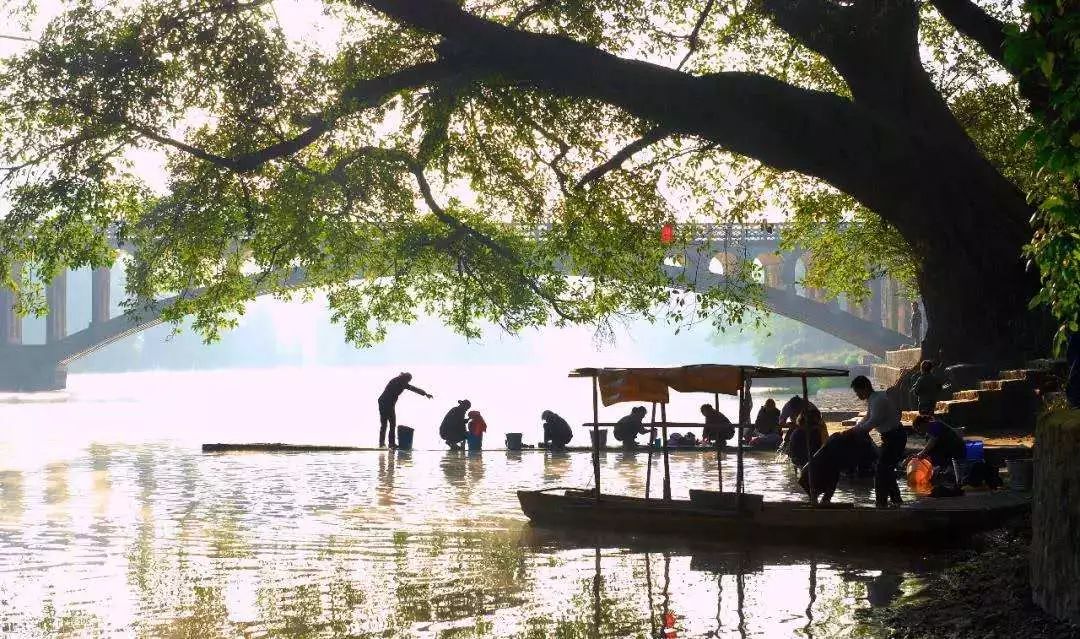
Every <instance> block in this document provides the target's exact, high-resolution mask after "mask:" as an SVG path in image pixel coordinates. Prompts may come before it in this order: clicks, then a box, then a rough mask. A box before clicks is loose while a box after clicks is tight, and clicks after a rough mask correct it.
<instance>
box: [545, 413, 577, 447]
mask: <svg viewBox="0 0 1080 639" xmlns="http://www.w3.org/2000/svg"><path fill="white" fill-rule="evenodd" d="M540 417H541V419H543V420H544V443H545V444H548V446H550V447H551V448H552V449H553V450H560V449H562V448H566V445H567V444H569V443H570V440H571V439H573V438H574V432H573V431H572V430H570V424H568V423H566V420H565V419H563V418H562V417H559V416H558V415H556V414H555V413H553V412H552V411H550V410H546V411H544V412H543V413H541V414H540Z"/></svg>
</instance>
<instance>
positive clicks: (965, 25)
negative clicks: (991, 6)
mask: <svg viewBox="0 0 1080 639" xmlns="http://www.w3.org/2000/svg"><path fill="white" fill-rule="evenodd" d="M931 3H932V4H933V5H934V8H936V9H937V10H938V13H940V14H941V15H942V16H943V17H944V18H945V19H946V20H948V21H949V23H950V24H951V25H952V26H954V27H955V28H956V30H957V31H959V32H960V33H962V34H964V35H966V36H967V37H969V38H971V39H972V40H974V41H975V42H977V43H978V44H979V46H980V47H981V48H982V50H983V51H985V52H986V54H987V55H989V56H990V57H991V58H993V59H994V60H996V61H997V62H998V64H1000V65H1002V66H1005V23H1004V22H1002V21H1001V20H998V19H997V18H995V17H994V16H992V15H990V14H989V13H987V12H986V11H984V10H983V9H982V7H980V6H979V5H977V4H975V3H974V2H971V0H931Z"/></svg>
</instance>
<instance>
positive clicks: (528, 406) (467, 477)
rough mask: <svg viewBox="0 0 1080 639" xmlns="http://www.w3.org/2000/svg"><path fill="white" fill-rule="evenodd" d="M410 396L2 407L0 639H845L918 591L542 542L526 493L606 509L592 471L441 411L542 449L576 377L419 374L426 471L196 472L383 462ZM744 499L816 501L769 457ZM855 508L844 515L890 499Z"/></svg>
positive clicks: (78, 396)
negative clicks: (669, 635)
mask: <svg viewBox="0 0 1080 639" xmlns="http://www.w3.org/2000/svg"><path fill="white" fill-rule="evenodd" d="M395 372H396V371H391V370H387V369H378V368H374V369H325V370H317V371H308V372H306V373H304V374H298V371H297V369H293V370H269V371H245V372H242V373H239V374H238V373H236V372H235V371H231V372H229V373H227V374H226V373H182V374H177V373H131V374H122V375H85V376H72V378H71V383H70V389H69V391H67V392H65V393H58V394H52V395H34V396H27V395H18V396H16V395H6V396H3V397H2V399H0V415H3V418H2V428H3V433H2V435H0V454H2V457H0V634H3V636H12V637H24V636H25V637H34V636H40V637H57V636H60V637H64V636H72V637H83V636H138V637H242V636H244V637H246V636H250V637H266V636H272V637H343V636H357V637H464V636H468V637H486V636H492V637H537V638H540V637H595V636H603V637H650V636H658V635H657V633H658V632H660V631H661V630H662V628H661V625H662V618H663V614H664V613H665V612H666V611H670V612H671V613H672V614H673V615H674V619H675V622H676V627H677V629H678V633H679V634H678V636H680V637H718V636H719V637H742V636H768V637H788V636H816V637H829V636H847V635H848V634H849V632H850V631H852V630H853V628H854V627H855V620H854V610H855V609H856V608H859V607H866V606H868V605H871V604H874V603H882V602H884V601H887V600H889V599H890V598H892V597H895V596H896V595H897V594H899V593H900V592H901V590H902V588H903V586H904V583H905V579H906V578H907V577H908V576H909V575H910V574H912V572H913V571H916V570H918V569H919V566H917V565H912V564H911V563H909V562H905V561H901V560H900V559H898V558H895V557H890V556H889V554H888V553H887V552H886V553H881V552H877V553H872V554H867V551H860V552H846V551H844V549H840V548H837V549H833V550H832V551H830V552H823V551H820V550H818V551H814V550H808V549H801V550H799V549H795V548H794V547H792V548H775V547H772V548H769V547H761V548H746V547H737V546H731V545H725V544H722V543H718V542H708V541H696V542H681V541H672V540H671V539H663V538H657V539H653V538H649V537H627V536H625V535H618V534H614V533H593V532H566V531H553V530H546V529H541V528H535V527H532V526H530V525H529V524H528V522H527V520H526V519H525V517H524V516H523V515H522V513H521V511H520V508H519V507H518V503H517V499H516V495H515V494H514V491H515V490H518V489H523V488H536V487H541V486H579V487H582V486H588V485H590V484H591V482H592V469H591V463H590V455H589V454H587V453H563V454H555V453H545V452H540V451H521V452H507V451H497V450H489V451H486V452H484V453H482V454H467V453H451V452H446V451H443V450H434V449H437V448H438V446H437V445H438V443H439V442H438V441H437V437H436V435H435V432H436V431H437V428H436V425H437V423H438V419H439V418H440V417H441V413H442V412H443V411H444V410H445V409H446V408H448V407H449V406H448V404H452V403H453V400H456V399H458V398H460V397H461V396H464V395H461V393H462V392H463V391H464V390H465V389H467V388H469V387H470V385H471V386H473V387H477V386H482V387H484V388H490V389H493V390H492V391H490V396H484V397H482V398H481V397H479V396H478V397H477V398H473V399H474V403H476V404H477V406H478V407H480V408H481V410H484V411H485V416H487V417H488V421H489V424H491V425H492V429H491V431H490V432H489V441H494V442H501V439H502V433H503V432H507V431H511V430H519V431H521V432H524V433H525V440H526V442H535V441H536V438H537V434H538V428H539V426H538V415H539V412H540V410H543V409H544V408H552V409H554V410H558V411H559V412H562V413H563V414H564V416H566V417H567V418H568V420H569V421H570V422H571V424H580V423H581V422H582V421H585V420H586V419H587V418H589V417H591V416H590V415H588V413H589V410H590V409H589V402H588V398H589V389H588V384H587V383H584V382H582V381H580V380H566V379H565V370H560V371H559V373H560V375H559V376H554V375H551V374H549V373H548V372H546V371H536V370H532V371H529V370H528V369H526V368H525V367H521V368H520V370H517V371H510V370H505V369H502V370H498V369H494V367H491V368H484V367H462V368H459V369H443V370H441V371H440V370H437V369H436V368H434V367H433V368H431V369H426V370H421V369H419V368H418V369H417V370H415V371H413V372H414V373H415V374H416V380H415V382H416V384H417V385H419V386H421V387H422V388H425V389H426V390H429V391H431V392H432V393H434V394H435V395H436V400H432V401H431V402H429V401H428V400H426V399H423V398H420V397H418V396H412V397H405V398H403V400H402V404H401V410H400V411H399V412H400V413H401V414H402V420H401V421H403V422H405V423H410V422H415V423H416V424H417V426H418V433H417V437H418V448H421V449H424V448H427V449H433V450H414V451H397V452H391V451H370V452H369V451H359V452H342V453H312V454H261V453H226V454H203V453H201V452H199V449H198V444H200V443H202V442H205V441H232V442H241V441H288V442H293V443H336V444H359V445H372V444H374V443H375V437H376V436H377V433H375V431H374V429H373V426H374V424H375V417H374V415H373V412H374V411H373V408H374V397H375V396H376V395H377V394H378V392H379V391H380V390H381V385H382V384H384V383H385V380H386V379H388V377H389V376H390V375H393V374H394V373H395ZM493 380H495V381H493ZM564 382H565V383H564ZM553 397H554V398H558V399H557V400H552V399H551V398H553ZM678 401H679V402H680V404H679V405H673V409H672V416H671V417H672V419H680V420H681V419H686V420H687V421H689V420H691V419H693V418H694V417H693V412H694V411H695V410H696V407H697V405H698V404H699V403H700V401H702V400H701V398H695V397H686V398H683V397H680V398H678ZM481 402H483V403H481ZM725 406H726V407H727V408H729V409H731V408H733V407H734V406H733V404H730V403H729V404H725ZM729 413H733V411H729ZM619 414H621V413H620V411H619V410H616V409H614V408H612V409H605V412H604V413H603V414H602V419H610V420H614V419H615V418H617V417H618V416H619ZM405 415H409V417H407V418H406V417H405ZM421 424H424V427H423V430H421V427H420V425H421ZM496 424H498V425H499V427H498V428H496V426H495V425H496ZM580 439H587V437H586V436H585V434H584V432H581V431H580V429H579V432H578V434H577V435H576V436H575V443H576V442H578V440H580ZM645 459H646V456H645V454H644V453H638V454H632V453H606V454H604V455H603V456H602V464H603V467H602V477H603V479H602V481H603V482H604V489H605V491H611V492H620V493H627V494H640V493H641V492H643V490H644V476H645ZM728 463H729V464H730V465H731V467H733V465H734V464H733V462H731V461H729V462H728ZM671 466H672V475H673V478H674V479H673V488H674V492H675V496H676V497H679V496H685V495H686V491H687V489H688V488H691V487H702V488H711V487H713V486H714V485H715V481H716V476H715V457H714V456H712V455H709V454H700V453H680V454H675V455H673V456H672V460H671ZM658 468H659V466H656V467H654V472H658ZM747 485H748V487H749V489H750V490H752V491H754V492H763V493H765V494H766V495H767V496H768V498H770V499H798V498H799V496H798V494H797V491H796V488H795V484H794V473H793V472H791V471H790V470H789V469H788V468H787V466H786V465H784V464H781V463H776V462H775V460H774V458H773V456H772V455H755V456H752V457H749V458H748V459H747ZM842 487H843V490H841V491H840V493H838V499H840V498H855V499H858V500H866V499H867V498H868V497H869V495H870V493H871V492H872V489H871V486H870V485H869V484H868V483H860V484H857V485H856V486H855V487H854V488H852V487H851V486H849V485H846V484H842ZM853 491H854V492H853ZM598 557H599V559H598ZM598 562H599V563H598ZM598 565H599V572H598Z"/></svg>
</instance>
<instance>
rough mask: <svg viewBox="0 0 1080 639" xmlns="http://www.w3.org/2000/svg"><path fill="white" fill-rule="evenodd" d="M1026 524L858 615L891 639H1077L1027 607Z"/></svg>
mask: <svg viewBox="0 0 1080 639" xmlns="http://www.w3.org/2000/svg"><path fill="white" fill-rule="evenodd" d="M1030 552H1031V521H1030V518H1025V520H1024V521H1020V522H1016V523H1015V524H1013V525H1012V526H1011V527H1009V528H1006V529H1002V530H999V531H995V532H994V533H990V534H988V535H987V536H986V538H985V544H984V545H983V547H982V548H980V549H979V550H968V551H964V552H958V553H957V555H956V557H955V560H956V562H955V563H953V564H951V565H950V566H949V567H948V568H946V569H944V570H942V571H941V572H940V573H938V574H935V575H932V576H930V577H929V578H927V579H926V580H925V581H924V583H923V586H922V588H921V589H919V590H918V591H917V592H916V593H914V594H912V595H910V596H908V597H904V598H902V599H900V600H898V601H897V602H896V603H894V604H893V605H891V606H889V607H886V608H878V609H869V610H865V611H860V613H859V616H861V617H862V618H863V619H864V620H866V621H868V622H870V623H872V624H874V625H879V626H884V627H885V628H887V629H888V630H889V635H888V636H890V637H894V638H896V639H944V638H948V639H968V638H970V639H988V638H993V637H1002V638H1005V637H1009V638H1012V637H1025V638H1028V639H1051V638H1052V639H1070V638H1080V627H1077V626H1073V625H1070V624H1067V623H1064V622H1060V621H1057V620H1056V619H1054V618H1052V617H1050V616H1049V615H1047V614H1046V613H1045V612H1043V611H1042V610H1041V609H1040V608H1039V607H1037V606H1036V605H1035V604H1033V603H1032V602H1031V581H1030V578H1029V574H1030V573H1029V570H1030V562H1029V556H1030Z"/></svg>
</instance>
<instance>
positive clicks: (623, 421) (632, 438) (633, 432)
mask: <svg viewBox="0 0 1080 639" xmlns="http://www.w3.org/2000/svg"><path fill="white" fill-rule="evenodd" d="M646 413H648V411H646V410H645V407H644V406H635V407H634V409H633V410H631V411H630V414H629V415H626V416H624V417H620V418H619V421H618V422H617V423H616V424H615V432H614V433H613V434H614V435H615V439H617V440H619V441H620V442H622V445H623V448H634V447H635V446H637V436H638V435H644V434H645V433H647V432H649V429H647V428H645V426H644V425H643V424H642V423H641V422H642V421H643V420H644V419H645V415H646Z"/></svg>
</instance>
